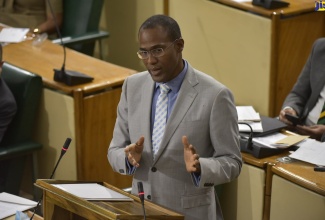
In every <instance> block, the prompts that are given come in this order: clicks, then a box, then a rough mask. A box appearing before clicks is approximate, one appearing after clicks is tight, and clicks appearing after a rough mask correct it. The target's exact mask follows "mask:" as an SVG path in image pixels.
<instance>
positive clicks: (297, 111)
mask: <svg viewBox="0 0 325 220" xmlns="http://www.w3.org/2000/svg"><path fill="white" fill-rule="evenodd" d="M324 102H325V38H320V39H317V40H316V41H315V43H314V45H313V48H312V51H311V53H310V55H309V57H308V60H307V62H306V64H305V66H304V68H303V70H302V72H301V73H300V75H299V77H298V80H297V82H296V84H295V85H294V87H293V89H292V90H291V92H290V93H289V94H288V96H287V97H286V99H285V101H284V103H283V106H282V110H281V111H280V115H279V119H280V120H281V121H283V122H285V123H286V124H288V125H292V123H291V122H290V121H288V120H287V118H286V117H285V114H286V113H287V114H291V115H294V116H298V118H299V119H300V121H301V124H300V125H297V126H295V127H294V128H293V129H294V131H296V132H297V133H299V134H302V135H309V136H310V137H311V138H314V139H316V140H322V139H323V138H322V137H323V135H324V133H325V125H324V123H323V122H321V120H320V118H321V117H322V116H321V113H322V109H323V107H324Z"/></svg>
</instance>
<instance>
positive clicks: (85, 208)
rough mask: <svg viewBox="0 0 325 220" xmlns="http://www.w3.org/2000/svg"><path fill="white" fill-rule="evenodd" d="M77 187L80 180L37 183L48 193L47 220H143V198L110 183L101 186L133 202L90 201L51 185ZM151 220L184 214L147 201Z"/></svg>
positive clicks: (177, 216) (46, 203) (174, 218)
mask: <svg viewBox="0 0 325 220" xmlns="http://www.w3.org/2000/svg"><path fill="white" fill-rule="evenodd" d="M65 183H69V184H73V183H80V182H76V181H53V180H37V181H36V185H37V186H38V187H40V188H41V189H43V193H44V197H43V198H44V199H43V202H44V219H46V220H50V219H52V220H56V219H58V220H84V219H98V220H99V219H103V220H108V219H111V220H113V219H116V220H117V219H120V220H122V219H125V220H126V219H133V220H140V219H143V210H142V204H141V202H140V199H139V198H138V197H136V196H134V195H132V194H128V193H126V192H124V191H122V190H120V189H118V188H116V187H114V186H112V185H110V184H107V183H105V182H104V183H100V184H101V185H103V186H105V187H107V188H109V189H112V190H114V191H116V192H118V193H121V194H123V195H126V196H128V197H130V198H132V199H133V201H98V200H97V201H87V200H85V199H82V198H80V197H77V196H75V195H72V194H70V193H68V192H65V191H63V190H61V189H59V188H57V187H55V186H53V185H51V184H65ZM144 207H145V210H146V217H147V218H148V219H152V220H153V219H156V220H158V219H164V220H169V219H173V220H182V219H184V216H183V215H180V214H179V213H176V212H174V211H171V210H169V209H166V208H163V207H161V206H158V205H156V204H154V203H152V202H150V201H146V200H145V202H144Z"/></svg>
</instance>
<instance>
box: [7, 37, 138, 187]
mask: <svg viewBox="0 0 325 220" xmlns="http://www.w3.org/2000/svg"><path fill="white" fill-rule="evenodd" d="M3 58H4V60H5V61H7V62H9V63H11V64H13V65H16V66H18V67H20V68H23V69H26V70H28V71H30V72H33V73H36V74H38V75H40V76H41V77H42V79H43V83H44V96H43V97H42V104H41V107H40V108H41V109H40V117H39V121H38V125H37V127H36V128H34V129H35V132H36V135H35V138H36V139H37V140H38V141H40V142H41V143H42V144H43V150H42V151H41V152H40V153H39V154H38V156H39V161H40V163H39V164H40V165H39V167H40V172H39V174H40V175H39V178H48V177H49V175H50V172H51V170H52V169H53V167H54V165H55V162H56V161H57V159H58V157H59V155H60V146H61V145H62V144H63V142H64V140H65V139H66V138H67V137H71V138H72V143H71V146H70V148H69V151H68V153H67V154H66V155H65V158H63V159H62V163H61V165H60V166H59V167H58V169H57V172H56V175H55V178H58V179H71V180H76V179H81V180H95V181H106V182H108V183H112V184H114V185H115V186H117V187H120V188H124V187H129V186H130V185H131V178H130V177H125V176H122V175H119V174H116V173H115V172H113V171H112V169H111V168H110V166H109V163H108V160H107V149H108V146H109V143H110V141H111V138H112V133H113V127H114V124H115V118H116V111H117V104H118V101H119V97H120V94H121V86H122V83H123V82H124V79H125V78H126V77H127V76H129V75H131V74H134V73H136V71H135V70H131V69H128V68H125V67H121V66H117V65H114V64H111V63H108V62H105V61H102V60H98V59H96V58H93V57H90V56H87V55H84V54H81V53H78V52H76V51H73V50H71V49H68V48H67V49H66V69H67V70H74V71H79V72H81V73H84V74H87V75H89V76H92V77H94V80H93V81H92V82H90V83H85V84H81V85H76V86H67V85H65V84H63V83H60V82H56V81H54V80H53V76H54V72H53V68H56V69H60V68H61V66H62V63H63V48H62V47H61V46H60V45H56V44H53V43H51V42H50V41H45V42H44V44H42V45H41V46H38V47H35V46H32V42H31V41H24V42H21V43H17V44H9V45H7V46H5V47H4V48H3ZM49 123H50V124H49ZM63 165H64V166H63Z"/></svg>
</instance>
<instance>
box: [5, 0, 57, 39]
mask: <svg viewBox="0 0 325 220" xmlns="http://www.w3.org/2000/svg"><path fill="white" fill-rule="evenodd" d="M50 2H51V5H52V8H53V12H54V13H55V16H56V21H57V23H58V26H59V27H60V26H61V24H62V19H63V13H62V11H63V9H62V0H50ZM0 15H1V16H0V23H2V24H5V25H8V26H11V27H19V28H29V29H30V32H34V33H38V34H40V33H44V32H46V33H47V34H53V33H56V32H55V31H56V28H55V23H54V22H53V15H52V13H51V9H50V7H49V5H48V1H47V0H0Z"/></svg>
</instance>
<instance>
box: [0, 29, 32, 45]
mask: <svg viewBox="0 0 325 220" xmlns="http://www.w3.org/2000/svg"><path fill="white" fill-rule="evenodd" d="M28 31H29V28H9V27H7V28H3V29H2V30H1V32H0V42H6V43H19V42H21V41H23V40H24V39H25V36H26V34H27V33H28Z"/></svg>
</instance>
